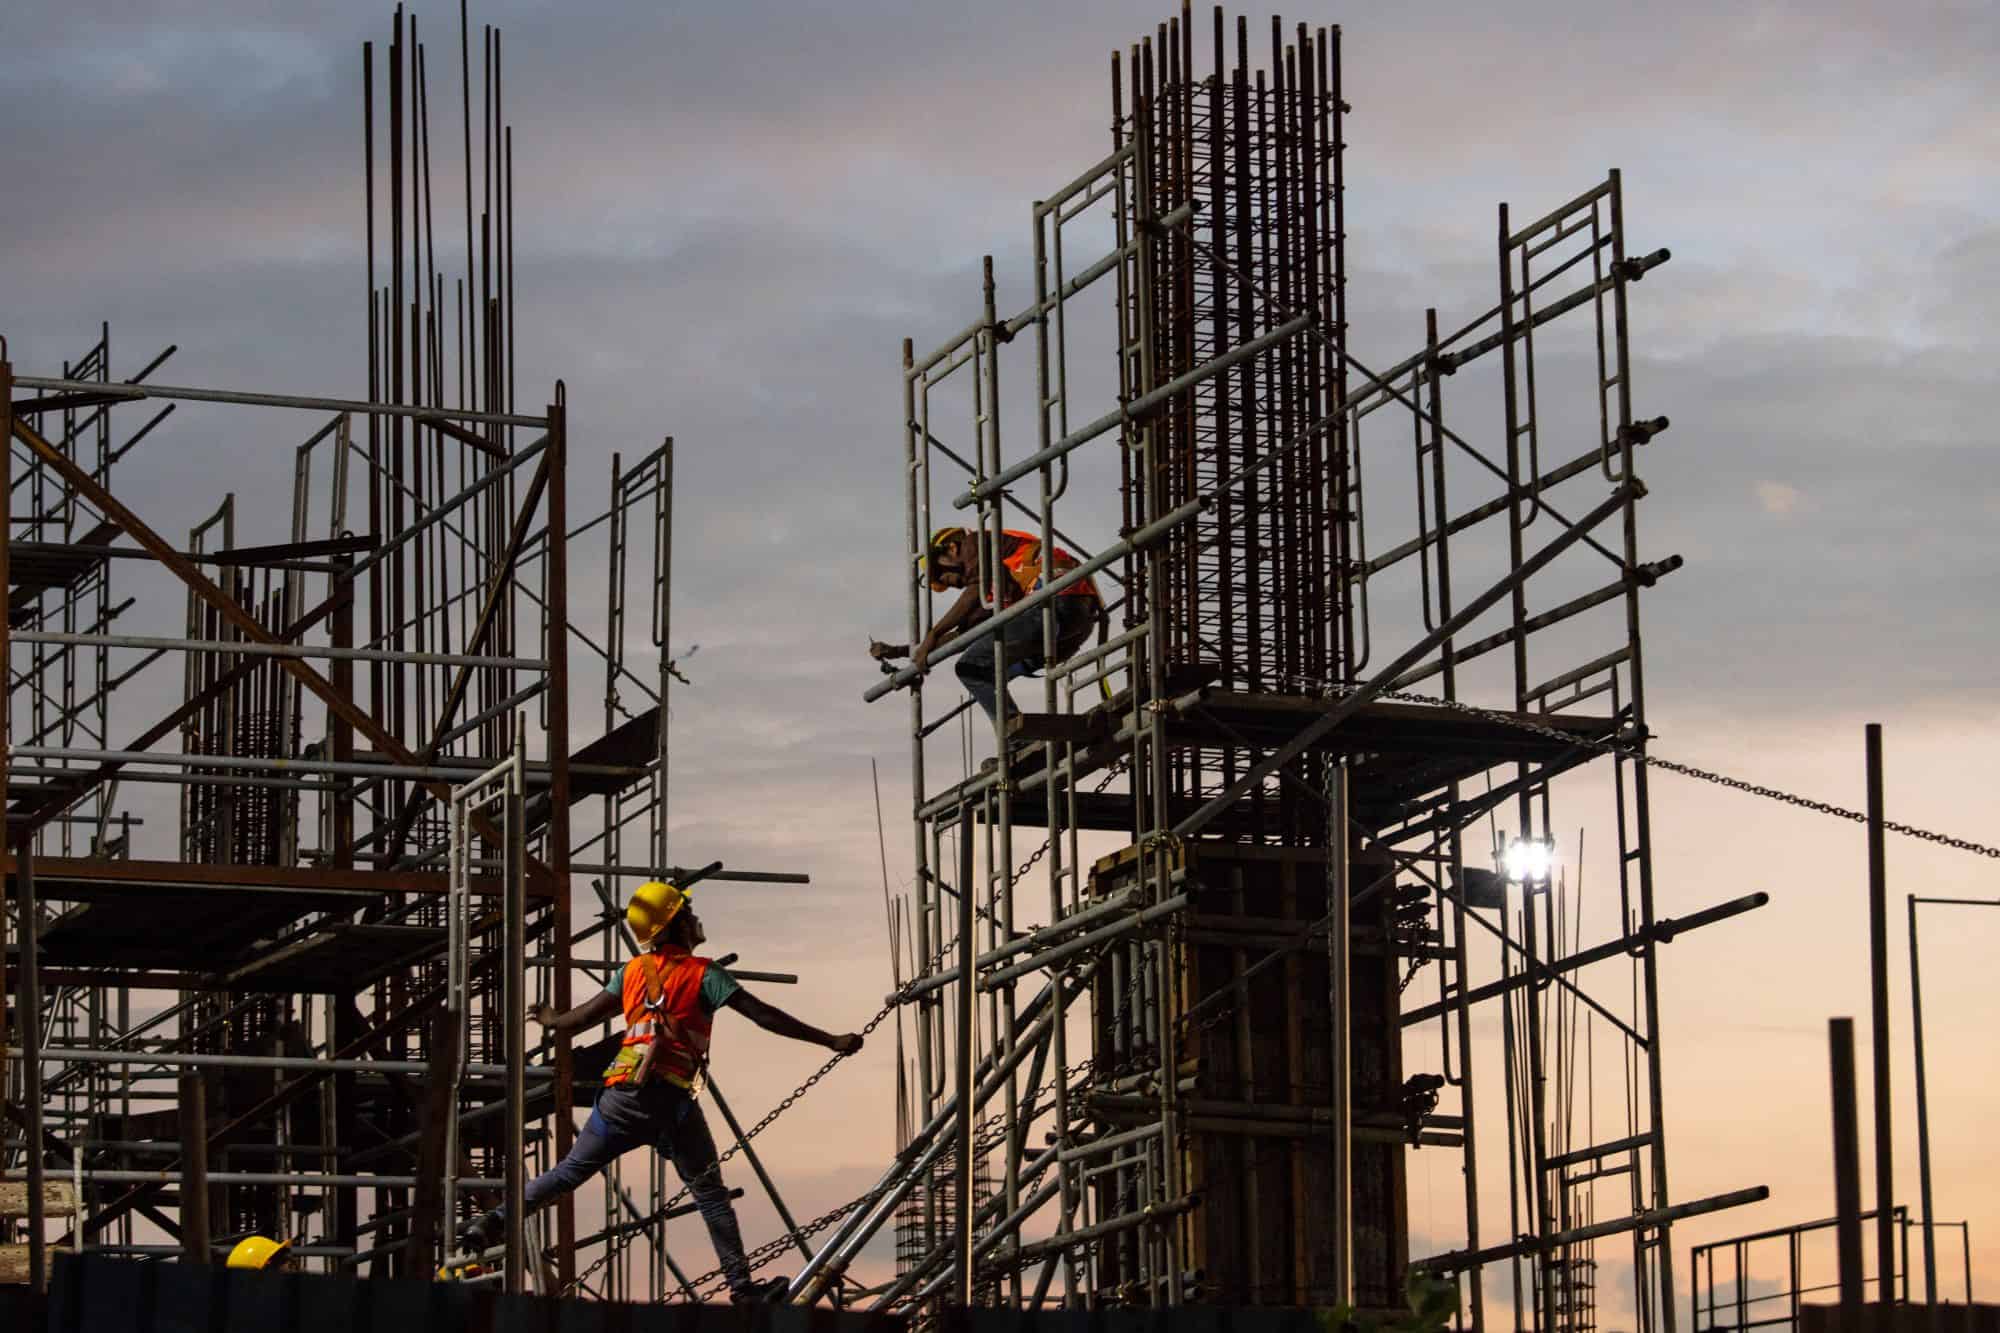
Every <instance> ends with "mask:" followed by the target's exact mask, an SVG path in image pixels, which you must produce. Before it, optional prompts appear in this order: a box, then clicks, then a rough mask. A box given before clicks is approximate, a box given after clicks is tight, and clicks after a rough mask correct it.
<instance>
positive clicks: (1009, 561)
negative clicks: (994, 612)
mask: <svg viewBox="0 0 2000 1333" xmlns="http://www.w3.org/2000/svg"><path fill="white" fill-rule="evenodd" d="M1000 536H1001V543H1000V550H1001V555H1000V563H1001V564H1003V565H1005V566H1006V567H1007V573H1008V576H1009V577H1010V578H1012V579H1013V581H1014V587H1015V589H1016V591H1015V592H1013V593H1012V594H1011V595H1006V596H1004V598H1003V602H1002V604H1003V605H1008V604H1011V603H1013V602H1014V601H1016V600H1017V599H1019V598H1021V597H1025V596H1026V595H1027V594H1029V593H1031V592H1033V591H1034V590H1035V589H1036V588H1037V587H1039V586H1041V582H1042V576H1043V573H1044V571H1043V568H1042V539H1041V538H1039V537H1037V536H1035V535H1034V534H1033V533H1029V532H1016V531H1015V530H1014V529H1012V528H1008V529H1005V530H1004V531H1003V532H1002V533H1001V534H1000ZM1048 563H1049V569H1048V570H1047V573H1048V575H1049V576H1050V577H1051V578H1060V577H1061V576H1062V575H1064V574H1066V573H1068V572H1069V571H1070V570H1072V569H1075V568H1076V566H1077V564H1078V561H1077V558H1076V557H1075V556H1073V555H1071V554H1070V553H1069V552H1068V551H1065V550H1063V548H1062V547H1060V546H1058V547H1056V548H1055V558H1054V559H1053V560H1051V561H1049V562H1048ZM1000 591H1001V592H1002V593H1003V594H1007V593H1008V589H1007V586H1006V585H1005V584H1002V585H1001V587H1000ZM1056 595H1057V596H1058V597H1095V596H1097V585H1096V584H1095V583H1092V582H1091V581H1090V580H1089V579H1078V580H1077V581H1076V582H1075V583H1072V584H1070V585H1069V586H1068V587H1067V588H1064V589H1063V590H1062V591H1061V592H1059V593H1057V594H1056Z"/></svg>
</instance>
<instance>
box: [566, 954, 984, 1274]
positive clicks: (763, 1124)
mask: <svg viewBox="0 0 2000 1333" xmlns="http://www.w3.org/2000/svg"><path fill="white" fill-rule="evenodd" d="M944 952H948V949H947V950H943V951H940V956H942V953H944ZM932 966H933V967H935V966H936V961H933V963H932ZM901 998H902V997H901V995H900V994H898V995H897V996H895V997H892V998H891V1000H890V1002H889V1003H887V1004H885V1005H883V1006H882V1007H881V1008H880V1009H878V1010H876V1012H875V1016H874V1017H873V1018H871V1019H869V1020H868V1022H867V1024H866V1025H865V1026H864V1027H863V1028H862V1029H861V1036H863V1037H866V1036H868V1034H869V1033H871V1032H873V1031H874V1030H875V1029H876V1028H878V1027H880V1026H882V1024H883V1022H884V1021H885V1020H887V1018H888V1017H889V1015H890V1014H892V1013H894V1012H895V1011H896V1007H897V1005H898V1003H899V1002H900V1001H901ZM845 1059H847V1055H846V1054H835V1055H834V1056H833V1058H832V1059H830V1060H828V1061H827V1062H826V1063H825V1064H823V1065H821V1066H820V1067H819V1068H818V1069H817V1070H815V1071H813V1073H812V1075H811V1076H810V1077H809V1078H807V1079H806V1081H805V1082H803V1083H801V1084H799V1086H798V1087H796V1088H794V1089H792V1091H791V1092H790V1093H789V1094H787V1095H786V1096H785V1098H784V1099H783V1100H782V1101H780V1102H779V1103H778V1104H777V1105H776V1106H774V1107H772V1108H771V1109H770V1110H769V1111H768V1112H766V1113H765V1115H764V1118H763V1119H762V1120H759V1121H758V1122H757V1123H756V1124H755V1125H752V1126H751V1127H750V1128H749V1129H748V1130H746V1131H745V1132H744V1134H743V1135H742V1137H741V1138H739V1139H737V1141H736V1142H735V1143H734V1144H732V1145H731V1146H730V1148H729V1150H728V1151H727V1152H725V1153H722V1154H721V1155H720V1156H718V1157H717V1158H716V1159H715V1165H714V1166H713V1167H711V1168H710V1170H719V1169H720V1168H721V1166H722V1164H723V1163H724V1162H726V1161H728V1160H729V1159H730V1158H732V1157H734V1156H736V1154H738V1153H740V1152H742V1151H743V1148H744V1145H746V1144H748V1143H749V1141H750V1140H751V1139H754V1138H756V1137H757V1136H758V1135H759V1134H761V1133H763V1132H764V1131H765V1130H766V1129H768V1128H770V1126H771V1124H772V1122H773V1121H775V1120H777V1118H778V1117H779V1116H781V1115H783V1114H784V1113H785V1112H787V1111H789V1110H791V1109H792V1107H793V1106H795V1105H797V1104H798V1101H799V1099H800V1098H802V1097H804V1096H805V1095H806V1094H807V1093H808V1092H811V1091H812V1090H813V1088H814V1087H815V1086H817V1085H818V1083H819V1081H820V1080H821V1079H823V1078H825V1077H826V1076H827V1075H828V1074H830V1073H832V1072H833V1068H834V1066H835V1065H837V1064H839V1063H840V1062H841V1061H842V1060H845ZM691 1188H693V1187H692V1186H689V1185H682V1186H681V1188H680V1191H679V1192H678V1193H677V1194H675V1195H674V1196H673V1197H672V1198H670V1199H668V1200H667V1201H666V1202H665V1203H664V1204H661V1205H660V1207H659V1208H658V1209H657V1210H655V1212H654V1213H653V1215H652V1217H651V1218H648V1219H646V1221H647V1222H648V1223H649V1224H650V1223H651V1222H655V1221H659V1220H662V1217H663V1215H664V1214H665V1213H666V1212H667V1211H668V1210H669V1209H671V1208H672V1207H673V1206H674V1205H675V1204H677V1203H679V1202H680V1201H681V1200H682V1199H685V1198H686V1197H687V1196H688V1191H689V1190H690V1189H691ZM643 1230H645V1227H643V1226H635V1227H633V1228H632V1229H631V1230H629V1231H627V1232H626V1233H625V1234H624V1235H623V1236H621V1237H619V1238H618V1241H617V1243H616V1244H615V1245H606V1246H605V1247H604V1253H603V1254H601V1255H599V1256H598V1258H597V1261H596V1262H595V1263H593V1264H591V1265H590V1267H588V1268H586V1269H585V1270H584V1271H583V1272H581V1273H578V1274H577V1275H576V1277H575V1278H573V1279H572V1280H571V1281H570V1282H568V1283H567V1284H565V1285H564V1286H563V1287H562V1289H561V1290H559V1291H558V1292H557V1293H556V1295H558V1296H567V1295H569V1294H570V1293H572V1292H574V1291H576V1290H577V1289H578V1288H579V1287H581V1286H582V1285H583V1284H584V1283H585V1282H586V1281H588V1280H589V1279H590V1278H591V1277H593V1276H595V1275H596V1274H597V1273H598V1272H599V1271H600V1270H601V1269H603V1268H604V1267H605V1266H606V1265H608V1264H610V1262H611V1261H612V1260H613V1259H616V1258H618V1257H619V1256H620V1255H622V1254H624V1252H625V1250H626V1248H627V1247H628V1246H629V1245H631V1243H632V1238H633V1237H634V1236H637V1235H638V1234H639V1233H640V1232H641V1231H643ZM786 1243H787V1244H789V1243H790V1237H787V1238H786Z"/></svg>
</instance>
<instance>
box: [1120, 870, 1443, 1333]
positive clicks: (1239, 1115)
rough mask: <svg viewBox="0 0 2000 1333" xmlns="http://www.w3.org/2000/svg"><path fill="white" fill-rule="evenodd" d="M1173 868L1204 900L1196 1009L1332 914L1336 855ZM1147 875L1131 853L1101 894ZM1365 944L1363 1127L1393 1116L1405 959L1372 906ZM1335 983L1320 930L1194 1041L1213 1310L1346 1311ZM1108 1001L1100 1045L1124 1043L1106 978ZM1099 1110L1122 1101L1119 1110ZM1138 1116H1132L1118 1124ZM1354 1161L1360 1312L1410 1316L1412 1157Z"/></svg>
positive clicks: (1359, 1156)
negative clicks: (1115, 1033)
mask: <svg viewBox="0 0 2000 1333" xmlns="http://www.w3.org/2000/svg"><path fill="white" fill-rule="evenodd" d="M1175 865H1176V868H1177V869H1178V870H1179V871H1180V872H1181V876H1180V877H1181V882H1182V884H1181V887H1182V889H1183V890H1184V891H1185V892H1187V893H1188V894H1189V896H1190V899H1191V902H1190V905H1189V907H1188V909H1187V910H1186V911H1185V912H1183V913H1181V914H1180V916H1179V917H1178V918H1177V921H1176V926H1177V929H1176V930H1175V931H1174V932H1173V939H1174V953H1173V960H1174V964H1175V966H1176V967H1177V969H1178V973H1179V990H1180V997H1179V998H1180V1004H1181V1006H1182V1007H1183V1008H1194V1007H1198V1006H1200V1005H1201V1003H1202V1001H1204V1000H1205V999H1208V998H1209V997H1211V996H1215V995H1217V994H1218V993H1219V992H1227V991H1230V990H1231V989H1232V988H1233V987H1234V985H1235V982H1236V980H1237V978H1238V977H1240V976H1244V975H1245V974H1246V973H1249V970H1250V968H1251V967H1252V966H1253V965H1254V964H1255V963H1257V962H1258V960H1260V959H1263V958H1266V957H1268V956H1269V955H1270V953H1271V952H1272V950H1273V949H1274V948H1279V947H1281V946H1283V945H1286V944H1288V943H1292V942H1295V941H1296V940H1297V939H1298V938H1299V936H1300V934H1301V932H1303V931H1306V930H1308V929H1309V928H1310V927H1311V925H1312V924H1313V923H1314V922H1316V921H1318V920H1319V919H1320V918H1321V917H1322V916H1324V915H1325V914H1326V909H1327V894H1326V859H1325V856H1324V854H1323V853H1322V852H1321V851H1319V850H1318V849H1313V848H1281V847H1258V846H1247V845H1242V844H1232V843H1222V842H1214V843H1208V842H1198V843H1189V844H1186V845H1185V846H1183V847H1181V848H1180V849H1178V850H1177V851H1176V853H1175ZM1137 868H1138V866H1137V860H1136V857H1135V854H1134V853H1133V851H1132V850H1131V849H1127V850H1126V851H1124V852H1121V853H1119V854H1116V855H1114V856H1111V857H1107V858H1105V860H1103V861H1101V862H1099V863H1098V865H1097V867H1096V868H1095V873H1094V875H1093V891H1094V892H1098V893H1107V892H1113V891H1116V890H1117V889H1119V888H1122V887H1124V886H1126V885H1128V884H1130V883H1132V882H1134V877H1135V875H1136V873H1137ZM1383 868H1384V867H1383V866H1381V865H1377V864H1374V863H1370V862H1367V861H1362V860H1359V859H1357V860H1356V861H1355V863H1354V865H1353V868H1352V873H1351V883H1352V885H1353V886H1354V887H1355V888H1357V889H1358V888H1360V887H1362V886H1364V885H1366V884H1367V883H1369V882H1370V881H1371V880H1372V879H1374V878H1375V877H1376V876H1377V875H1378V874H1380V873H1381V871H1382V870H1383ZM1386 897H1387V895H1377V897H1376V899H1375V900H1374V902H1376V903H1379V902H1382V901H1385V900H1386ZM1354 934H1355V936H1356V940H1355V943H1354V947H1353V950H1352V955H1351V968H1350V975H1349V996H1350V1005H1351V1012H1352V1034H1351V1038H1350V1041H1351V1056H1352V1084H1351V1086H1352V1097H1353V1106H1354V1109H1355V1112H1356V1113H1357V1116H1360V1115H1365V1114H1366V1113H1367V1112H1369V1111H1370V1110H1374V1109H1378V1108H1382V1107H1388V1106H1393V1105H1395V1103H1396V1101H1397V1099H1398V1095H1399V1093H1400V1090H1401V1086H1402V1081H1403V1080H1402V1061H1401V1050H1400V1042H1399V1038H1398V1033H1399V1028H1398V1024H1397V994H1398V984H1397V967H1398V964H1397V959H1396V958H1395V957H1394V956H1393V955H1391V954H1390V953H1389V952H1388V951H1386V950H1385V949H1384V948H1383V947H1382V945H1381V943H1380V941H1382V940H1383V939H1384V938H1385V937H1386V932H1385V931H1384V930H1383V929H1382V919H1381V912H1380V910H1379V909H1378V908H1377V907H1375V906H1374V905H1373V904H1372V903H1371V904H1364V905H1363V907H1362V909H1361V910H1360V911H1359V912H1357V913H1356V915H1355V918H1354ZM1329 975H1330V972H1329V965H1328V958H1327V952H1326V944H1325V936H1324V935H1323V934H1322V935H1318V936H1315V937H1314V938H1313V939H1312V940H1311V941H1310V943H1309V944H1308V945H1307V946H1306V947H1304V948H1297V947H1293V948H1284V949H1282V951H1281V958H1280V961H1278V962H1276V963H1273V964H1270V965H1269V966H1266V967H1264V968H1263V969H1262V970H1260V971H1257V972H1255V973H1253V974H1250V975H1249V979H1248V980H1247V982H1245V983H1244V991H1245V993H1244V994H1243V995H1241V996H1240V997H1239V998H1238V1001H1237V1002H1236V1003H1233V1004H1232V1003H1229V1002H1228V1001H1227V1000H1224V1001H1223V1002H1221V1003H1220V1004H1219V1005H1216V1006H1212V1007H1211V1011H1210V1014H1209V1015H1208V1016H1205V1017H1201V1018H1197V1019H1196V1020H1194V1021H1193V1022H1192V1023H1190V1024H1189V1025H1188V1027H1187V1030H1186V1032H1185V1034H1184V1036H1183V1038H1182V1045H1181V1048H1180V1051H1179V1056H1180V1059H1181V1062H1182V1063H1181V1068H1182V1071H1183V1078H1184V1080H1185V1079H1187V1078H1188V1077H1189V1076H1190V1075H1191V1078H1192V1087H1191V1089H1190V1090H1189V1091H1187V1093H1186V1095H1185V1097H1184V1099H1183V1101H1182V1106H1183V1109H1184V1110H1185V1112H1186V1121H1185V1123H1184V1124H1183V1125H1182V1130H1183V1136H1182V1163H1183V1174H1184V1177H1185V1180H1186V1183H1187V1186H1188V1188H1189V1189H1190V1190H1191V1191H1193V1192H1195V1193H1196V1194H1198V1196H1199V1198H1200V1203H1199V1206H1198V1207H1196V1208H1195V1209H1194V1210H1193V1211H1192V1212H1191V1213H1189V1214H1188V1215H1187V1217H1186V1219H1185V1220H1184V1222H1183V1223H1182V1225H1183V1227H1184V1232H1183V1234H1184V1237H1185V1239H1186V1241H1187V1250H1188V1261H1189V1263H1190V1265H1191V1266H1193V1267H1195V1268H1197V1269H1199V1270H1201V1273H1202V1275H1203V1276H1202V1281H1201V1294H1202V1297H1203V1299H1204V1300H1206V1301H1209V1302H1213V1303H1217V1304H1228V1305H1327V1304H1331V1303H1332V1302H1333V1299H1334V1293H1333V1257H1334V1255H1333V1241H1334V1237H1333V1230H1332V1226H1331V1217H1330V1214H1329V1211H1328V1208H1327V1201H1328V1200H1329V1198H1330V1197H1331V1192H1332V1189H1333V1183H1334V1174H1333V1150H1332V1141H1331V1125H1332V1120H1331V1108H1332V1091H1333V1090H1332V1079H1331V1077H1330V1071H1331V1068H1332V1002H1331V993H1330V987H1329ZM1096 995H1097V1001H1098V1002H1097V1004H1096V1005H1095V1006H1094V1007H1093V1009H1094V1016H1095V1021H1096V1023H1097V1030H1096V1034H1095V1035H1096V1037H1097V1041H1098V1043H1099V1047H1098V1048H1099V1049H1100V1050H1102V1049H1104V1048H1105V1045H1106V1043H1108V1042H1109V1041H1110V1038H1111V1033H1110V1031H1109V1028H1108V1018H1109V1014H1108V1010H1109V1008H1110V1004H1111V1002H1112V1001H1113V1000H1115V998H1116V997H1115V996H1113V994H1112V983H1111V982H1110V981H1109V980H1108V979H1106V980H1101V981H1100V982H1099V983H1098V985H1097V991H1096ZM1218 1013H1219V1014H1220V1015H1221V1017H1220V1018H1219V1020H1218V1019H1215V1018H1214V1017H1213V1015H1214V1014H1218ZM1103 1103H1104V1104H1110V1105H1113V1106H1115V1105H1116V1099H1103ZM1140 1114H1141V1113H1140V1112H1138V1111H1137V1110H1136V1108H1135V1109H1134V1110H1133V1111H1132V1113H1131V1114H1129V1115H1127V1116H1125V1117H1123V1118H1122V1120H1123V1123H1131V1122H1132V1121H1133V1120H1135V1119H1138V1118H1140ZM1352 1160H1353V1173H1354V1265H1355V1295H1356V1303H1357V1304H1358V1305H1360V1306H1361V1307H1363V1308H1382V1307H1394V1306H1398V1305H1399V1304H1400V1302H1401V1293H1402V1284H1403V1273H1404V1268H1405V1266H1406V1264H1407V1262H1408V1258H1409V1250H1408V1214H1407V1207H1406V1200H1405V1184H1404V1163H1403V1147H1402V1145H1401V1144H1400V1143H1397V1142H1379V1141H1369V1142H1356V1143H1354V1145H1353V1159H1352ZM1109 1203H1110V1201H1109V1200H1108V1199H1105V1200H1101V1202H1100V1213H1101V1214H1102V1213H1104V1212H1108V1211H1115V1209H1111V1208H1109V1207H1108V1206H1107V1205H1108V1204H1109ZM1106 1257H1107V1258H1108V1259H1110V1260H1111V1262H1110V1263H1109V1269H1110V1271H1111V1272H1113V1273H1121V1272H1122V1267H1121V1264H1120V1262H1119V1261H1118V1259H1117V1258H1116V1257H1115V1256H1106Z"/></svg>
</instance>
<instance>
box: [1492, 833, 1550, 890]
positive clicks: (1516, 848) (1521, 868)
mask: <svg viewBox="0 0 2000 1333" xmlns="http://www.w3.org/2000/svg"><path fill="white" fill-rule="evenodd" d="M1555 863H1556V849H1555V844H1554V843H1553V842H1550V841H1549V840H1548V839H1546V838H1516V839H1514V840H1513V841H1512V842H1510V843H1508V844H1507V850H1506V851H1505V852H1504V853H1503V854H1502V856H1501V865H1502V866H1503V867H1504V868H1505V869H1506V872H1507V882H1508V883H1510V884H1546V883H1548V882H1549V875H1550V873H1551V872H1552V871H1553V870H1554V869H1555Z"/></svg>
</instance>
